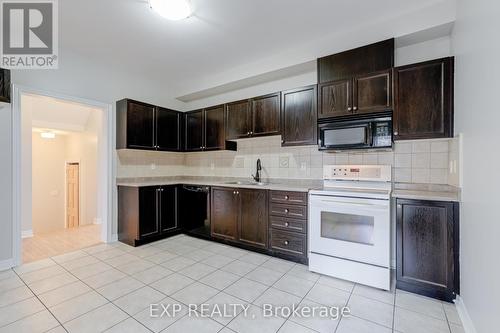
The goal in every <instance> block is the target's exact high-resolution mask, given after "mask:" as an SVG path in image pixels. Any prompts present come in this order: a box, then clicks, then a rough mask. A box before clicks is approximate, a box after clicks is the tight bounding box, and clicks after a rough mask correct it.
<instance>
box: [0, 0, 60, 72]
mask: <svg viewBox="0 0 500 333" xmlns="http://www.w3.org/2000/svg"><path fill="white" fill-rule="evenodd" d="M0 3H1V18H2V24H1V29H2V33H1V37H2V41H1V57H2V58H1V64H0V67H3V68H9V69H55V68H57V66H58V57H57V52H58V47H57V46H58V43H57V42H58V39H57V37H58V36H57V0H31V1H15V0H0Z"/></svg>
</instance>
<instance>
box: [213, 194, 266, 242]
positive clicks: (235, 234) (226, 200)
mask: <svg viewBox="0 0 500 333" xmlns="http://www.w3.org/2000/svg"><path fill="white" fill-rule="evenodd" d="M211 211H212V216H211V223H212V226H211V227H212V237H214V238H219V239H224V240H229V241H234V242H236V243H239V244H243V245H247V246H250V247H256V248H262V249H266V248H267V229H268V222H267V221H268V217H267V191H266V190H254V189H240V188H227V187H214V188H212V209H211Z"/></svg>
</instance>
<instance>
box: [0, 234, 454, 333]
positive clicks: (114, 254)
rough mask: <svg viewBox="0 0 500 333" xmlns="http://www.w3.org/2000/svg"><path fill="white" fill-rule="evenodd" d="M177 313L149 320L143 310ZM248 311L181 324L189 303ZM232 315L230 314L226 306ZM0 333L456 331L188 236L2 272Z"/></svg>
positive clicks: (352, 289) (365, 290)
mask: <svg viewBox="0 0 500 333" xmlns="http://www.w3.org/2000/svg"><path fill="white" fill-rule="evenodd" d="M151 303H161V304H163V306H165V307H167V306H168V304H171V306H173V305H174V304H178V305H179V306H180V310H179V313H177V315H176V316H175V317H174V318H171V317H163V318H154V317H151V315H150V308H149V305H150V304H151ZM201 303H207V304H210V306H211V307H213V306H214V305H219V306H220V305H223V304H245V305H248V306H249V310H248V314H247V316H244V312H242V311H241V309H236V310H235V311H229V312H230V313H229V315H228V316H224V315H219V316H217V315H216V316H213V317H211V318H210V319H209V318H202V317H198V318H197V317H194V316H188V308H187V305H188V304H201ZM266 303H267V304H273V305H289V306H291V305H293V304H295V305H297V306H298V307H299V308H303V307H306V306H321V305H323V306H324V305H326V306H339V307H342V306H345V305H347V306H348V307H349V308H350V310H351V313H352V316H350V317H344V318H341V319H337V320H333V319H330V318H319V317H315V318H305V317H300V316H297V315H294V314H292V315H290V316H287V314H286V313H285V314H280V315H279V316H276V317H274V318H264V317H263V315H262V307H263V305H264V304H266ZM229 309H231V308H229ZM0 332H15V333H21V332H30V333H31V332H52V333H59V332H71V333H72V332H85V333H88V332H120V333H122V332H125V333H126V332H134V333H136V332H139V333H140V332H167V333H168V332H182V333H188V332H196V333H198V332H222V333H231V332H233V333H234V332H238V333H250V332H258V333H267V332H280V333H283V332H285V333H295V332H304V333H307V332H325V333H326V332H340V333H356V332H360V333H362V332H368V333H377V332H425V333H432V332H436V333H440V332H447V333H450V332H451V333H459V332H463V329H462V327H461V323H460V319H459V318H458V315H457V312H456V309H455V307H454V306H453V305H452V304H448V303H442V302H439V301H436V300H432V299H429V298H425V297H421V296H418V295H414V294H409V293H406V292H403V291H400V290H396V291H391V292H386V291H381V290H377V289H373V288H369V287H366V286H362V285H357V284H354V283H351V282H348V281H343V280H338V279H334V278H330V277H327V276H321V275H318V274H314V273H311V272H309V271H308V270H307V267H306V266H304V265H299V264H295V263H292V262H288V261H284V260H280V259H276V258H272V257H268V256H265V255H261V254H256V253H252V252H249V251H244V250H241V249H237V248H234V247H229V246H225V245H221V244H217V243H213V242H208V241H203V240H199V239H195V238H191V237H187V236H182V235H181V236H177V237H174V238H170V239H166V240H162V241H159V242H156V243H153V244H149V245H146V246H142V247H139V248H132V247H129V246H127V245H124V244H122V243H114V244H101V245H98V246H94V247H91V248H86V249H83V250H80V251H76V252H72V253H68V254H64V255H61V256H57V257H53V258H50V259H44V260H40V261H36V262H32V263H29V264H25V265H23V266H20V267H17V268H15V269H14V270H7V271H3V272H0Z"/></svg>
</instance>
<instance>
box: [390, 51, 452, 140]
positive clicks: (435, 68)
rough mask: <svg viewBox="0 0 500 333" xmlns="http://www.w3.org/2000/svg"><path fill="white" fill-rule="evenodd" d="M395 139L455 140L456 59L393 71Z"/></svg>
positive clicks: (398, 68)
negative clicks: (454, 91) (454, 85)
mask: <svg viewBox="0 0 500 333" xmlns="http://www.w3.org/2000/svg"><path fill="white" fill-rule="evenodd" d="M394 95H395V96H394V106H395V107H394V117H393V123H394V140H407V139H430V138H446V137H453V57H449V58H442V59H437V60H432V61H426V62H422V63H417V64H411V65H407V66H401V67H396V68H395V69H394Z"/></svg>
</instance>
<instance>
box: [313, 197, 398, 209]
mask: <svg viewBox="0 0 500 333" xmlns="http://www.w3.org/2000/svg"><path fill="white" fill-rule="evenodd" d="M319 201H320V202H322V203H334V204H341V205H345V206H362V207H380V208H385V209H387V208H388V207H389V205H388V204H387V205H378V204H372V203H361V202H344V201H337V200H325V199H320V200H319ZM313 203H314V201H313Z"/></svg>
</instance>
